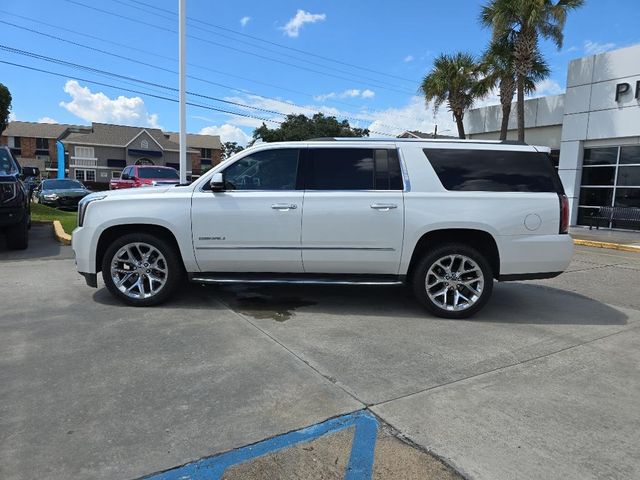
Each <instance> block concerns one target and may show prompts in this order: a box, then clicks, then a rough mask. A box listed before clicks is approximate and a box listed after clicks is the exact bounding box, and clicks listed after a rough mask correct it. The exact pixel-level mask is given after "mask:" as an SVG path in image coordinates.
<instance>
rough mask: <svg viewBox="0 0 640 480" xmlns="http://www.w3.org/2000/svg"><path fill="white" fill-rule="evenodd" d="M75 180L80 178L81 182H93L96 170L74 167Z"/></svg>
mask: <svg viewBox="0 0 640 480" xmlns="http://www.w3.org/2000/svg"><path fill="white" fill-rule="evenodd" d="M75 175H76V180H80V181H81V182H95V181H96V171H95V170H84V169H76V173H75Z"/></svg>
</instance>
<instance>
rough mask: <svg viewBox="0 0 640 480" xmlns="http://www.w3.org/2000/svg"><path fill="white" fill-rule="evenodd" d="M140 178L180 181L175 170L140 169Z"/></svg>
mask: <svg viewBox="0 0 640 480" xmlns="http://www.w3.org/2000/svg"><path fill="white" fill-rule="evenodd" d="M138 176H139V177H140V178H170V179H172V180H179V179H180V177H179V176H178V172H176V171H175V170H174V169H173V168H159V167H151V168H149V167H145V168H138Z"/></svg>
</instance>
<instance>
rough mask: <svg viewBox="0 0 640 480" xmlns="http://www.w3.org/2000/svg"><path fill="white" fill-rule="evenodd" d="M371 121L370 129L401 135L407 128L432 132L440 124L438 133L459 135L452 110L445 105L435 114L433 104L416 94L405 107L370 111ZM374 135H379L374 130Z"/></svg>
mask: <svg viewBox="0 0 640 480" xmlns="http://www.w3.org/2000/svg"><path fill="white" fill-rule="evenodd" d="M367 115H368V116H369V117H370V118H371V122H370V123H369V125H368V126H367V128H368V129H369V130H373V131H376V132H381V133H389V134H393V135H399V134H400V133H402V132H404V131H405V130H419V131H421V132H425V133H430V132H433V131H434V128H435V126H436V125H438V133H439V134H444V135H453V136H455V135H458V130H457V128H456V124H455V121H454V120H453V115H452V114H451V112H448V111H447V108H446V105H443V106H442V107H441V108H440V109H439V110H438V112H437V113H436V114H435V115H434V113H433V108H432V105H431V104H429V105H428V106H427V105H425V102H424V97H421V96H419V95H415V96H413V97H411V99H410V100H409V103H407V104H406V105H405V106H403V107H392V108H388V109H386V110H380V111H376V112H369V113H368V114H367ZM371 135H372V136H377V134H376V133H375V132H374V133H372V134H371Z"/></svg>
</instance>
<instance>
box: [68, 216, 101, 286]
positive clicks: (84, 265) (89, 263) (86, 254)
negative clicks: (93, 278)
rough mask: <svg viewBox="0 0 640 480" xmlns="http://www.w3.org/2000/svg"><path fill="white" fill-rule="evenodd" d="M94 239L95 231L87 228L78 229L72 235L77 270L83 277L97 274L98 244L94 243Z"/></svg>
mask: <svg viewBox="0 0 640 480" xmlns="http://www.w3.org/2000/svg"><path fill="white" fill-rule="evenodd" d="M93 237H94V230H93V229H90V228H87V227H77V228H76V229H75V230H74V231H73V234H72V235H71V248H72V249H73V253H74V255H75V257H76V268H77V270H78V272H79V273H80V274H81V275H88V274H93V275H95V274H96V273H97V269H96V245H95V243H97V242H94V240H93ZM85 278H86V277H85Z"/></svg>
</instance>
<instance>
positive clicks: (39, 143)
mask: <svg viewBox="0 0 640 480" xmlns="http://www.w3.org/2000/svg"><path fill="white" fill-rule="evenodd" d="M36 150H43V151H45V152H47V153H49V139H48V138H36Z"/></svg>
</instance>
